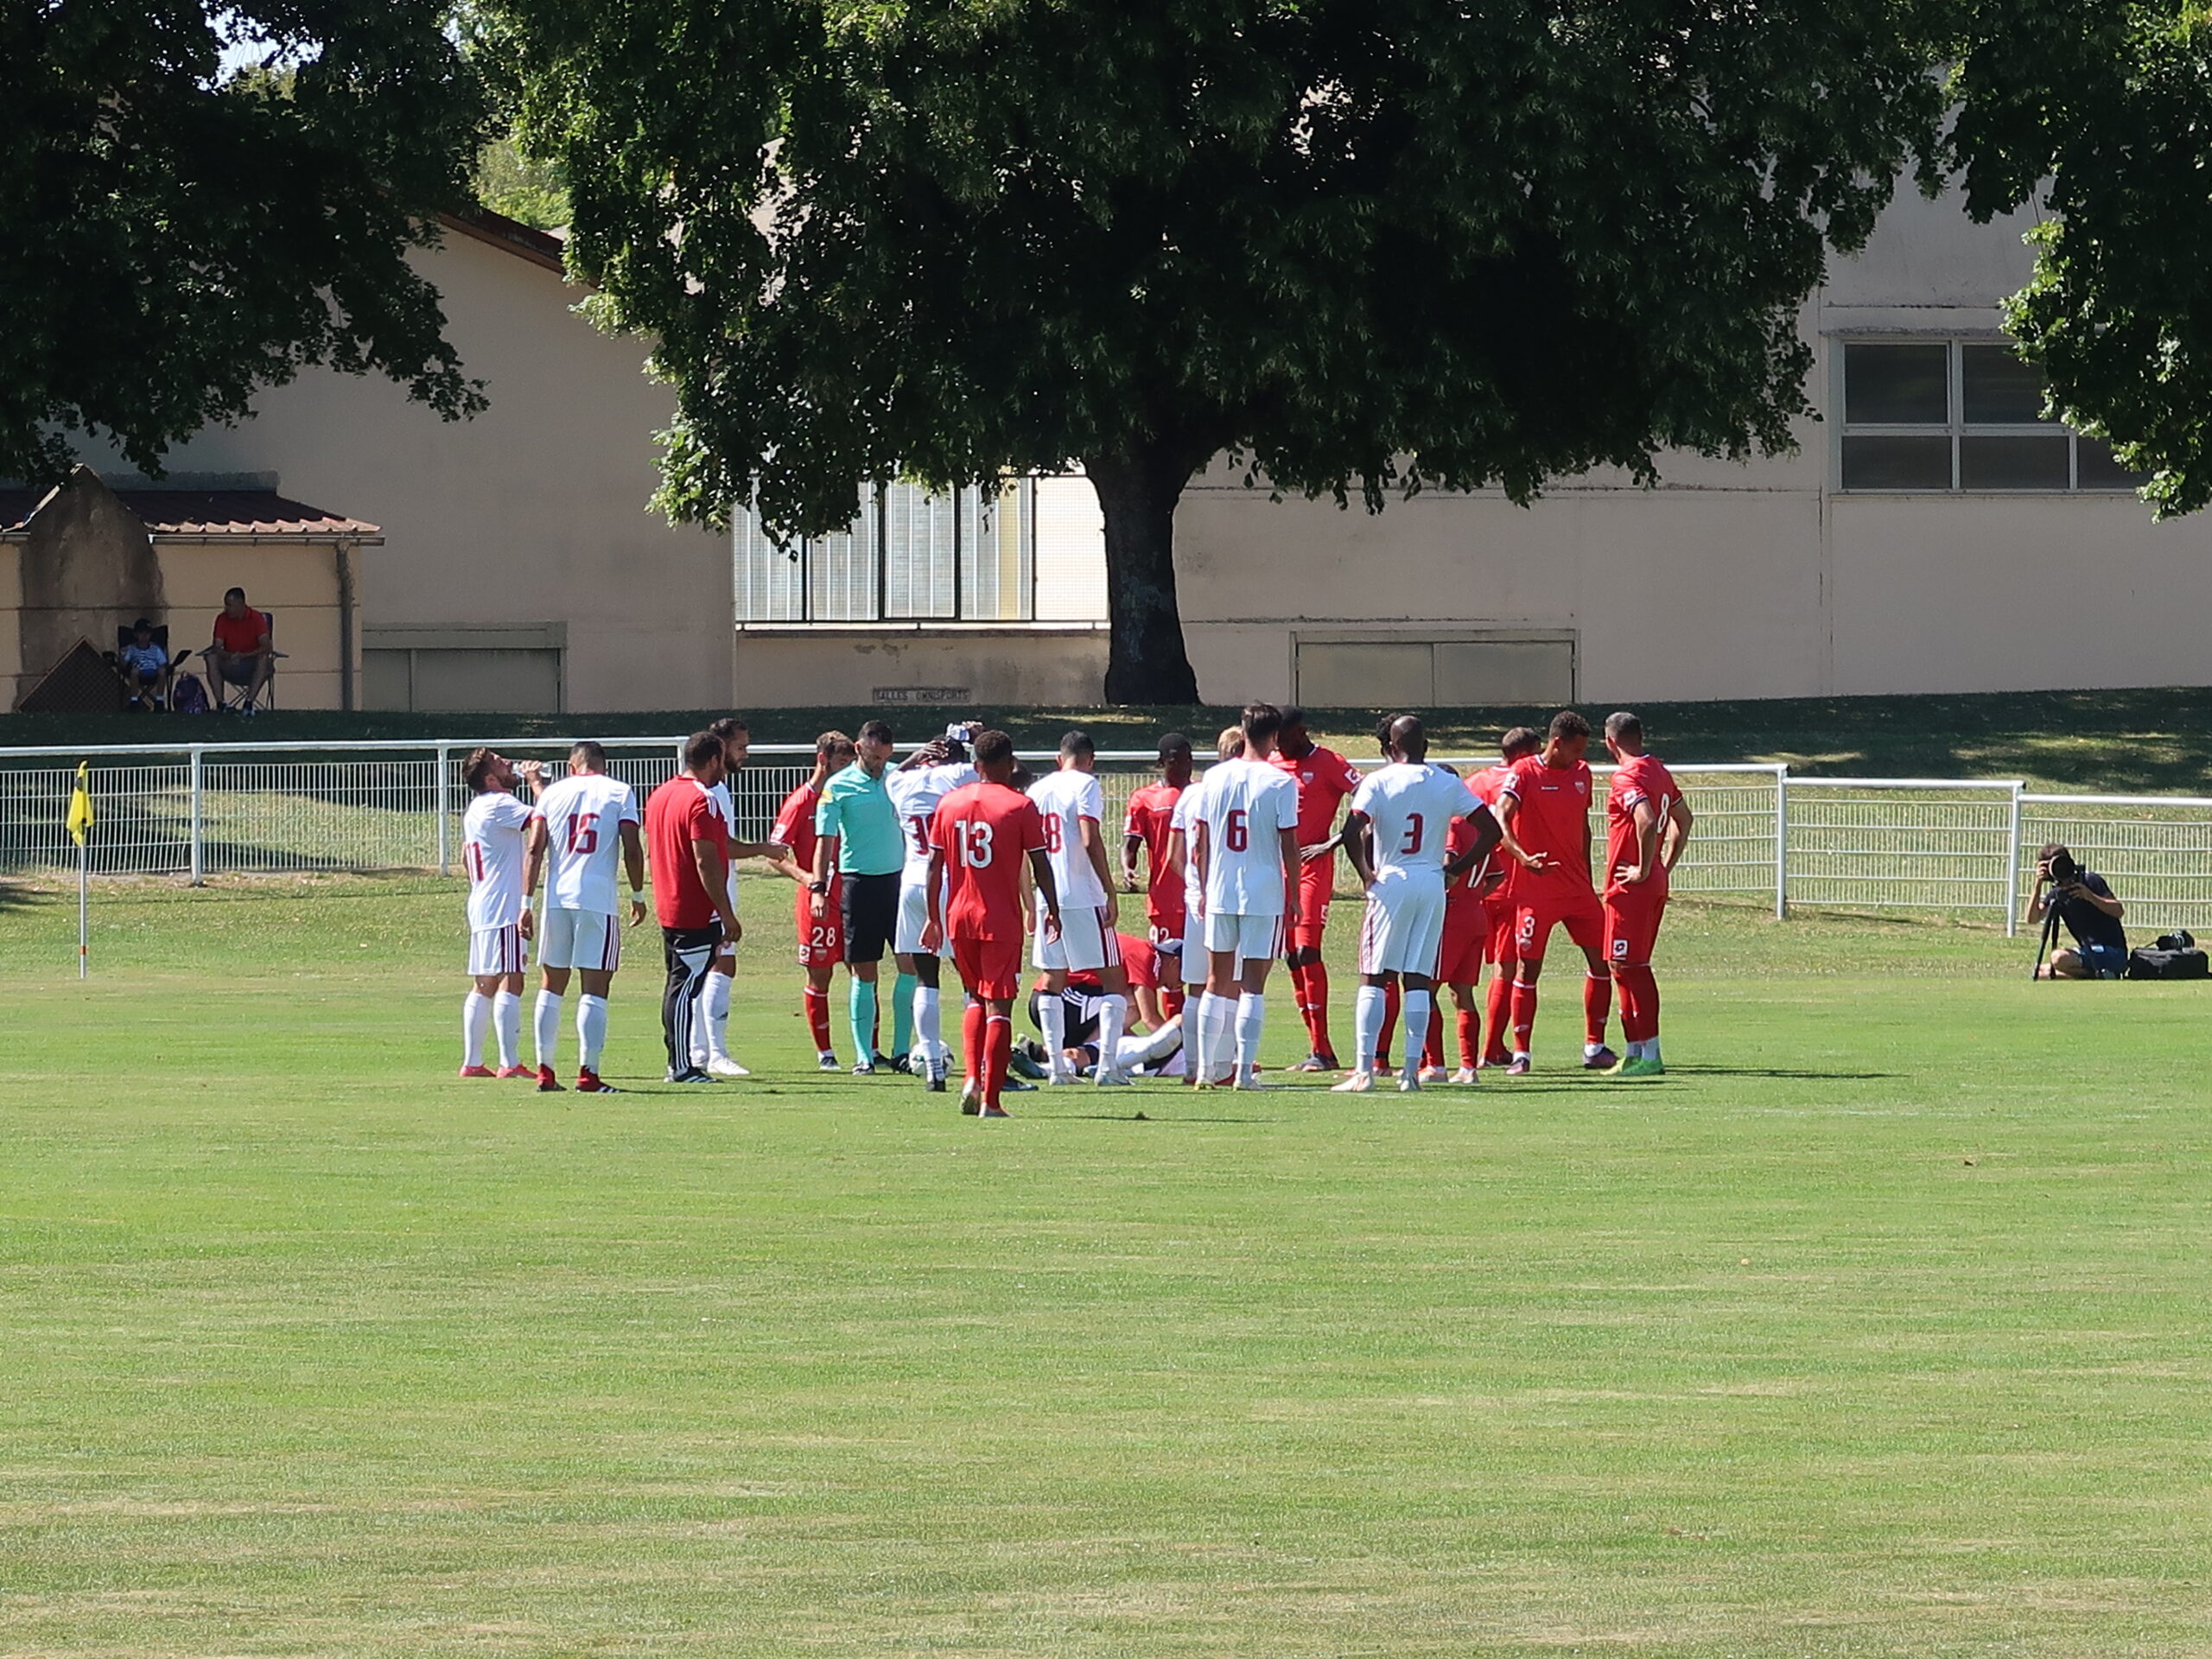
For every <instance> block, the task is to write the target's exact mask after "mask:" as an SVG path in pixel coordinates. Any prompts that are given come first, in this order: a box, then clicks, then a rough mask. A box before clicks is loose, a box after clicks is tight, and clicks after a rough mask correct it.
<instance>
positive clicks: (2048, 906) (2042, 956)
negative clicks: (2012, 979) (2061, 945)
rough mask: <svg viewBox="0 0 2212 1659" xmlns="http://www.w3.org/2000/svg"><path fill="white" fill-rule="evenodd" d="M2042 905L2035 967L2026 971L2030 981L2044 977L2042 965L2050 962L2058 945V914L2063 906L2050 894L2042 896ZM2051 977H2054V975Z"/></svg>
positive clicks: (2053, 894)
mask: <svg viewBox="0 0 2212 1659" xmlns="http://www.w3.org/2000/svg"><path fill="white" fill-rule="evenodd" d="M2043 905H2044V911H2043V936H2042V941H2041V943H2039V944H2037V946H2036V961H2035V966H2034V967H2032V968H2031V969H2028V977H2029V978H2030V979H2041V978H2042V977H2043V976H2044V974H2043V967H2044V963H2046V962H2048V961H2050V956H2051V953H2052V951H2053V950H2056V948H2057V945H2058V925H2059V912H2060V911H2061V910H2062V909H2063V906H2061V905H2060V904H2059V903H2058V902H2057V896H2056V894H2055V893H2044V894H2043ZM2053 977H2054V978H2055V977H2056V976H2055V975H2054V976H2053Z"/></svg>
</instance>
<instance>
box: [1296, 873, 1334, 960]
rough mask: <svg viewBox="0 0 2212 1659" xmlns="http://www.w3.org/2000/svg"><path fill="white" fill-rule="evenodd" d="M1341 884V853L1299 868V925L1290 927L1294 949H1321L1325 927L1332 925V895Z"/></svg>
mask: <svg viewBox="0 0 2212 1659" xmlns="http://www.w3.org/2000/svg"><path fill="white" fill-rule="evenodd" d="M1336 887H1337V855H1336V854H1335V853H1333V852H1332V853H1331V854H1330V855H1328V856H1327V857H1326V858H1317V859H1315V860H1314V861H1313V862H1312V863H1311V864H1301V865H1300V866H1299V868H1298V925H1297V926H1296V927H1294V928H1292V929H1291V930H1290V949H1292V950H1319V949H1320V948H1321V930H1322V929H1323V928H1325V927H1326V926H1328V925H1329V898H1330V895H1331V894H1332V893H1334V892H1335V891H1336Z"/></svg>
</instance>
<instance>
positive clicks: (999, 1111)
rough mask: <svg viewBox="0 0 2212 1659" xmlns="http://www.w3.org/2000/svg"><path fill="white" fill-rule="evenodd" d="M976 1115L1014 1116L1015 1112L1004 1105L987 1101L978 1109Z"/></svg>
mask: <svg viewBox="0 0 2212 1659" xmlns="http://www.w3.org/2000/svg"><path fill="white" fill-rule="evenodd" d="M976 1116H978V1117H1012V1116H1014V1114H1013V1113H1012V1112H1009V1111H1008V1110H1007V1109H1006V1108H1005V1107H1003V1106H993V1105H991V1104H989V1103H988V1102H987V1103H985V1104H984V1105H983V1107H982V1109H981V1110H980V1111H978V1112H977V1113H976Z"/></svg>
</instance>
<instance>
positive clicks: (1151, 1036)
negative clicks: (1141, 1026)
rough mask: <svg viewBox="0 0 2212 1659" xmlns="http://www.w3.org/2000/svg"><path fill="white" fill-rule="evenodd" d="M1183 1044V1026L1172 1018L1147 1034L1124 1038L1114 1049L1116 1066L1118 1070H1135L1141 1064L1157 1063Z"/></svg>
mask: <svg viewBox="0 0 2212 1659" xmlns="http://www.w3.org/2000/svg"><path fill="white" fill-rule="evenodd" d="M1182 1046H1183V1027H1181V1025H1179V1023H1178V1022H1176V1021H1175V1020H1169V1021H1168V1022H1167V1023H1166V1025H1164V1026H1162V1027H1160V1029H1159V1030H1158V1031H1155V1032H1151V1033H1147V1035H1145V1036H1142V1037H1124V1038H1122V1040H1121V1044H1120V1046H1118V1047H1116V1049H1115V1051H1114V1067H1115V1070H1116V1071H1135V1069H1136V1068H1137V1067H1138V1066H1141V1065H1159V1064H1160V1062H1161V1061H1162V1060H1164V1059H1166V1058H1167V1057H1168V1056H1169V1055H1171V1054H1173V1052H1175V1051H1176V1050H1177V1049H1179V1048H1180V1047H1182Z"/></svg>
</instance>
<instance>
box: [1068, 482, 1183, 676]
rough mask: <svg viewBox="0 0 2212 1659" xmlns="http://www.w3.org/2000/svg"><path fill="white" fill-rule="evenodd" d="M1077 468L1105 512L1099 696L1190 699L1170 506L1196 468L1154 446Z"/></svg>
mask: <svg viewBox="0 0 2212 1659" xmlns="http://www.w3.org/2000/svg"><path fill="white" fill-rule="evenodd" d="M1196 470H1197V469H1196V467H1192V465H1191V464H1190V463H1189V462H1188V461H1185V460H1184V459H1183V458H1182V457H1181V456H1180V455H1179V454H1174V453H1172V452H1171V451H1170V450H1169V449H1168V448H1167V447H1166V446H1165V445H1154V446H1153V447H1151V448H1147V449H1139V450H1135V451H1132V452H1130V453H1128V454H1115V455H1095V456H1086V457H1085V458H1084V471H1085V472H1086V473H1088V474H1090V482H1091V486H1092V487H1093V488H1094V489H1096V491H1097V492H1098V505H1099V506H1100V507H1101V508H1103V510H1104V512H1105V515H1106V615H1107V619H1108V621H1109V624H1110V625H1111V626H1112V630H1113V631H1112V632H1111V634H1110V635H1109V643H1108V645H1107V650H1106V701H1107V702H1116V703H1132V702H1148V703H1162V702H1165V703H1192V702H1197V701H1198V676H1197V674H1195V673H1194V672H1192V668H1191V659H1190V658H1189V657H1188V656H1187V655H1185V652H1184V650H1183V615H1182V613H1181V611H1180V610H1179V609H1178V608H1177V607H1176V603H1175V503H1176V502H1177V500H1179V499H1180V498H1181V496H1182V493H1183V486H1185V484H1187V483H1189V482H1190V481H1191V474H1192V473H1193V472H1194V471H1196Z"/></svg>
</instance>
